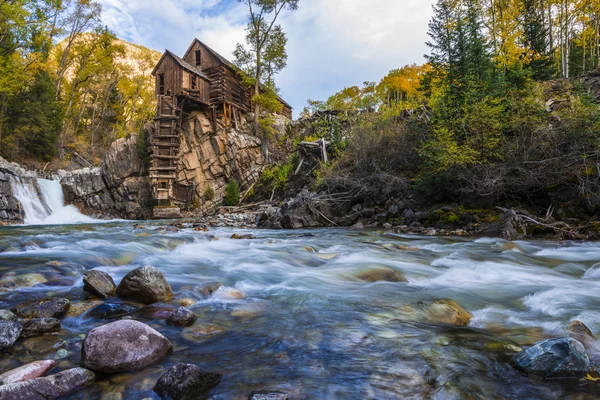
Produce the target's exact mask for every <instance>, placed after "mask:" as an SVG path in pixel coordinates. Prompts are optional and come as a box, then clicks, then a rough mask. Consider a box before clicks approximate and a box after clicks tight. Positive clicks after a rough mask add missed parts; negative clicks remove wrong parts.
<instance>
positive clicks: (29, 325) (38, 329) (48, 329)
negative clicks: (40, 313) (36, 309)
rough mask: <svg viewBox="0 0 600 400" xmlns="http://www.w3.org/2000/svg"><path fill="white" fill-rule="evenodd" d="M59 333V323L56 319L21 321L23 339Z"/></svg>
mask: <svg viewBox="0 0 600 400" xmlns="http://www.w3.org/2000/svg"><path fill="white" fill-rule="evenodd" d="M58 331H60V321H59V320H57V319H56V318H33V319H30V320H26V321H23V332H21V336H22V337H24V338H27V337H32V336H38V335H43V334H44V333H52V332H58Z"/></svg>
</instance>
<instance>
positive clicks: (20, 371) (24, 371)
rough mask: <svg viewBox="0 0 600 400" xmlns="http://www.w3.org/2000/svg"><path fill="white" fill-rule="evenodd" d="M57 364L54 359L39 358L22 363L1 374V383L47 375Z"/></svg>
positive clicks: (16, 381) (6, 383)
mask: <svg viewBox="0 0 600 400" xmlns="http://www.w3.org/2000/svg"><path fill="white" fill-rule="evenodd" d="M55 366H56V361H54V360H38V361H34V362H30V363H29V364H25V365H22V366H20V367H17V368H15V369H11V370H10V371H7V372H5V373H3V374H2V375H0V385H8V384H9V383H18V382H25V381H28V380H30V379H34V378H39V377H40V376H44V375H46V374H47V373H48V372H49V371H51V370H52V369H53V368H54V367H55Z"/></svg>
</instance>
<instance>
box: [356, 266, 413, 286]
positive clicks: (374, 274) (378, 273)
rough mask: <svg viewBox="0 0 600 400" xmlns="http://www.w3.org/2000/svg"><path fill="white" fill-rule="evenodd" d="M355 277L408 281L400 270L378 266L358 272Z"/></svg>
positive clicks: (362, 279)
mask: <svg viewBox="0 0 600 400" xmlns="http://www.w3.org/2000/svg"><path fill="white" fill-rule="evenodd" d="M354 277H355V278H356V279H358V280H361V281H364V282H379V281H385V282H408V280H407V279H406V278H405V277H404V275H402V274H401V273H400V272H398V271H396V270H394V269H392V268H387V267H377V268H372V269H369V270H366V271H361V272H358V273H356V274H355V275H354Z"/></svg>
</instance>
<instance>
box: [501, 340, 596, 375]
mask: <svg viewBox="0 0 600 400" xmlns="http://www.w3.org/2000/svg"><path fill="white" fill-rule="evenodd" d="M511 364H512V365H513V366H514V367H515V368H517V369H518V370H521V371H523V372H527V373H529V374H532V375H539V376H543V377H545V378H554V377H583V376H585V375H586V374H587V372H588V371H589V369H590V360H589V358H588V355H587V354H586V352H585V348H584V347H583V345H582V344H581V343H580V342H578V341H577V340H575V339H573V338H570V337H564V338H558V339H548V340H542V341H541V342H537V343H536V344H534V345H533V346H531V347H530V348H528V349H527V350H523V351H521V352H520V353H518V354H517V355H516V356H514V357H513V359H512V360H511Z"/></svg>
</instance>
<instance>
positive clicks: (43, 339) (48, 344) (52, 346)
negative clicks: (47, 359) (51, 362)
mask: <svg viewBox="0 0 600 400" xmlns="http://www.w3.org/2000/svg"><path fill="white" fill-rule="evenodd" d="M23 347H25V349H27V351H30V352H31V353H34V354H50V353H54V352H55V351H57V350H59V349H61V348H63V347H67V342H66V341H64V340H63V339H61V338H59V337H58V336H57V335H43V336H35V337H32V338H28V339H25V340H24V341H23Z"/></svg>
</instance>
